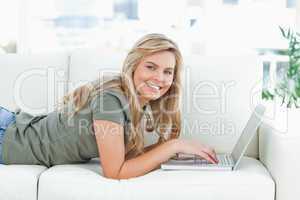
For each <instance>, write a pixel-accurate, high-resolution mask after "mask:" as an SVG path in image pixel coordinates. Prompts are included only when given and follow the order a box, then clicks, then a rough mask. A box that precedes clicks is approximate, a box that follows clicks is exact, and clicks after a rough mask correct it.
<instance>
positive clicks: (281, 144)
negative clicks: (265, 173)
mask: <svg viewBox="0 0 300 200" xmlns="http://www.w3.org/2000/svg"><path fill="white" fill-rule="evenodd" d="M291 131H297V130H289V132H291ZM289 132H288V133H286V134H282V133H279V132H277V131H276V130H275V129H273V128H272V127H271V126H270V125H268V124H266V123H263V124H262V126H261V127H260V129H259V159H260V161H261V162H262V163H263V164H264V165H265V166H266V168H267V169H268V170H269V172H270V174H271V176H272V177H273V179H274V181H275V183H276V200H294V199H297V198H299V196H300V190H299V189H298V186H297V184H296V182H298V181H299V180H300V159H299V154H300V135H297V134H296V133H289Z"/></svg>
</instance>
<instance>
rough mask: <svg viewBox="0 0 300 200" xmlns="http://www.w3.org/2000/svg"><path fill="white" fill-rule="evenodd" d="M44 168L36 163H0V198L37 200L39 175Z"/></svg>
mask: <svg viewBox="0 0 300 200" xmlns="http://www.w3.org/2000/svg"><path fill="white" fill-rule="evenodd" d="M46 169H47V168H46V167H44V166H38V165H1V164H0V198H1V199H7V200H20V199H26V200H37V192H38V191H37V190H38V180H39V176H40V174H41V173H42V172H43V171H44V170H46Z"/></svg>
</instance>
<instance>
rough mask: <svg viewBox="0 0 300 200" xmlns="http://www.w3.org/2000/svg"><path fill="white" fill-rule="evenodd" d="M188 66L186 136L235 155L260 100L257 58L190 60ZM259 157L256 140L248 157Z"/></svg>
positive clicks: (248, 56)
mask: <svg viewBox="0 0 300 200" xmlns="http://www.w3.org/2000/svg"><path fill="white" fill-rule="evenodd" d="M185 63H186V64H185V67H184V68H185V69H184V73H183V81H182V82H183V95H182V96H183V100H182V110H183V115H182V120H183V122H182V125H183V131H182V135H183V136H184V137H186V138H197V139H199V140H200V141H202V142H204V143H206V144H209V145H210V146H213V147H214V148H215V149H216V150H217V151H218V152H231V150H232V149H233V147H234V145H235V143H236V142H237V140H238V138H239V136H240V134H241V133H242V130H243V128H244V127H245V125H246V123H247V121H248V119H249V118H250V115H251V113H252V110H253V109H254V106H255V105H254V104H256V102H258V101H259V99H260V94H259V92H257V91H258V90H257V88H259V87H261V86H262V84H261V82H260V81H261V79H262V72H263V71H262V67H261V66H260V64H259V60H258V58H257V56H256V55H242V56H204V57H199V56H190V57H186V58H185ZM257 153H258V152H257V136H256V137H255V139H254V140H253V141H252V142H251V144H250V146H249V148H248V151H247V153H246V154H247V155H249V156H253V157H257V156H258V155H257Z"/></svg>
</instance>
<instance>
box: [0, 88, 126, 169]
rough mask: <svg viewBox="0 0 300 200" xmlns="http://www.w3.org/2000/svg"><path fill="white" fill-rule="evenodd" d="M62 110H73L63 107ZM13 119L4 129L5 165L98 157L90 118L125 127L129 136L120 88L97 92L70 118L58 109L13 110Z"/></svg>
mask: <svg viewBox="0 0 300 200" xmlns="http://www.w3.org/2000/svg"><path fill="white" fill-rule="evenodd" d="M64 109H73V106H66V107H65V108H64ZM15 114H16V122H15V123H12V124H11V125H10V126H9V127H8V128H7V129H6V131H5V136H4V141H3V144H2V145H3V146H2V150H3V151H2V160H3V161H4V163H5V164H37V165H45V166H47V167H50V166H53V165H58V164H72V163H81V162H87V161H89V160H90V159H91V158H95V157H98V156H99V155H98V149H97V144H96V139H95V134H94V130H93V125H92V124H93V120H94V119H102V120H109V121H113V122H116V123H119V124H121V125H122V126H123V127H124V133H125V143H126V140H127V138H128V123H129V122H130V113H129V105H128V101H127V99H126V97H125V95H124V94H123V92H122V91H120V90H117V89H109V90H106V91H104V92H102V93H100V94H97V95H96V96H94V97H93V98H92V100H91V101H90V102H89V103H88V104H87V105H86V106H85V107H84V108H83V109H82V110H80V111H79V112H78V113H77V114H75V115H74V116H73V117H70V116H68V115H66V114H65V113H62V112H60V111H53V112H51V113H49V114H47V115H39V116H33V115H31V114H29V113H26V112H21V111H19V112H16V113H15Z"/></svg>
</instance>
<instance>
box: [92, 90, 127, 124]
mask: <svg viewBox="0 0 300 200" xmlns="http://www.w3.org/2000/svg"><path fill="white" fill-rule="evenodd" d="M102 105H103V106H104V107H105V109H110V110H116V109H117V110H118V109H121V110H123V111H124V112H125V115H126V116H127V118H129V119H130V110H129V102H128V100H127V98H126V96H125V93H124V92H123V91H122V90H121V89H118V88H109V89H105V90H103V91H101V92H99V93H97V94H96V96H95V97H94V98H93V100H92V101H91V106H92V109H97V108H99V107H101V106H102Z"/></svg>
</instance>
